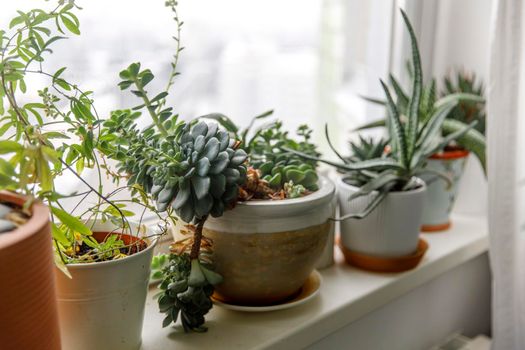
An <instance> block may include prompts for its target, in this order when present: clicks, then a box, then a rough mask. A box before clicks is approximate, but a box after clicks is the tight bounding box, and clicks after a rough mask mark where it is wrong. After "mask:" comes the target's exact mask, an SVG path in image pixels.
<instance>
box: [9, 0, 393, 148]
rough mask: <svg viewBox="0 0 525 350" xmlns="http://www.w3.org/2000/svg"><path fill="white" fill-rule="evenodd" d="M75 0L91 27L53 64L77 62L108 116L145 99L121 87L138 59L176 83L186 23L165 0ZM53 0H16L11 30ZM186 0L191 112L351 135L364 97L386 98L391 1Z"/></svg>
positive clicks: (177, 97)
mask: <svg viewBox="0 0 525 350" xmlns="http://www.w3.org/2000/svg"><path fill="white" fill-rule="evenodd" d="M389 3H390V2H389ZM77 4H78V5H80V6H81V7H82V8H83V10H82V11H81V12H80V16H79V18H80V21H81V35H80V36H79V37H73V38H70V39H68V40H66V41H63V42H59V43H57V44H56V46H55V49H54V53H53V55H51V57H50V59H49V60H47V62H46V67H44V68H45V69H47V70H48V71H54V70H56V69H58V68H60V67H63V66H68V67H69V68H68V70H67V71H66V75H65V76H66V78H68V79H69V80H71V81H72V82H79V84H80V86H81V87H82V88H83V89H84V90H92V91H94V92H95V95H94V96H95V102H96V107H97V110H98V111H99V114H101V115H105V114H107V113H108V112H109V111H111V110H112V109H115V108H124V107H131V106H133V105H134V103H136V101H135V98H134V96H132V95H130V94H129V93H128V92H124V93H122V92H121V91H119V89H118V87H117V83H118V81H119V79H118V72H119V71H120V70H121V69H123V68H125V67H126V66H127V65H129V64H130V63H131V62H135V61H140V62H142V64H143V66H145V67H148V68H150V69H152V71H153V73H154V74H155V75H156V79H155V82H154V83H153V84H152V85H151V88H150V89H151V90H154V89H155V88H159V89H160V88H161V87H162V86H163V85H164V84H165V83H166V79H167V75H168V74H169V70H170V66H169V64H170V60H171V57H172V55H173V53H174V50H175V41H174V40H173V39H172V36H173V35H174V34H175V30H176V26H175V24H174V22H173V21H172V14H171V12H170V11H169V10H168V9H167V8H165V7H164V2H163V1H161V0H159V1H147V2H145V1H139V0H111V1H106V0H90V1H77ZM52 5H53V1H50V2H44V1H41V2H40V3H37V1H35V0H18V1H8V2H7V3H6V4H3V5H2V6H3V9H4V11H2V13H0V21H1V23H2V27H6V26H7V24H8V21H9V19H10V18H11V17H13V15H14V14H15V11H16V10H17V9H22V10H27V9H29V8H31V7H37V6H52ZM178 8H179V15H180V17H181V18H182V20H183V21H184V26H183V30H182V34H181V42H182V45H183V46H185V50H184V51H183V52H182V56H181V59H180V64H179V71H181V72H182V74H181V75H180V76H179V77H178V78H177V80H176V83H175V85H174V86H173V89H172V94H171V96H170V100H169V102H170V103H171V105H173V106H174V107H175V108H176V110H177V111H178V112H179V113H180V115H181V116H182V117H183V118H184V119H191V118H195V117H198V116H200V115H203V114H207V113H210V112H221V113H224V114H226V115H228V116H230V117H231V118H232V119H233V120H235V121H236V122H238V123H239V124H241V125H246V124H247V123H248V122H249V120H250V119H251V117H253V116H255V115H257V114H260V113H262V112H265V111H267V110H269V109H273V110H275V113H274V115H275V117H277V118H280V119H283V120H284V123H285V126H286V127H287V128H289V129H290V130H294V129H295V128H296V127H297V126H298V125H300V124H303V123H307V124H309V125H310V126H311V127H312V128H314V129H315V130H316V138H317V139H318V141H321V140H322V139H323V138H324V133H323V131H322V130H323V129H324V124H325V123H330V124H337V128H338V129H337V132H338V133H337V135H334V139H336V140H337V139H339V138H340V139H343V138H344V133H343V131H346V130H349V129H351V128H353V127H355V126H357V125H358V124H359V123H362V122H363V121H364V120H365V119H366V118H367V115H369V114H371V113H370V110H367V108H368V109H370V108H373V107H370V106H367V105H366V104H365V103H364V102H363V101H362V100H361V99H360V97H359V95H369V96H374V95H377V92H378V91H377V89H378V87H379V84H378V80H377V78H378V77H379V76H380V75H384V73H386V72H387V70H388V62H389V45H390V34H389V30H390V18H391V6H390V5H389V6H385V3H384V2H383V1H379V0H373V1H366V2H363V1H357V0H351V1H342V0H310V1H300V0H287V1H279V0H268V1H264V2H252V1H242V0H222V1H216V0H191V1H190V0H181V1H180V2H179V7H178ZM35 79H38V77H37V78H35ZM35 83H36V82H35ZM373 117H374V118H377V114H375V115H374V116H373ZM339 134H341V135H339Z"/></svg>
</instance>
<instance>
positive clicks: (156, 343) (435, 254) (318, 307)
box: [143, 216, 488, 350]
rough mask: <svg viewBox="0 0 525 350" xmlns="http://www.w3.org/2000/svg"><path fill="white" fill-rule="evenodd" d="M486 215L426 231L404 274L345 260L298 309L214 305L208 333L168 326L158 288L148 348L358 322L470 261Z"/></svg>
mask: <svg viewBox="0 0 525 350" xmlns="http://www.w3.org/2000/svg"><path fill="white" fill-rule="evenodd" d="M487 232H488V228H487V220H486V218H484V217H467V216H453V226H452V228H451V229H450V230H449V231H447V232H444V233H432V234H423V238H424V239H425V240H427V242H428V243H429V246H430V248H429V250H428V251H427V254H426V256H425V257H424V260H423V262H422V263H421V264H420V265H419V266H418V267H417V268H416V269H414V270H412V271H408V272H405V273H400V274H378V273H368V272H365V271H362V270H358V269H356V268H353V267H350V266H347V265H344V264H343V263H342V258H341V256H340V254H339V252H338V251H337V252H336V265H335V266H332V267H330V268H328V269H325V270H322V271H321V274H322V275H323V285H322V287H321V293H320V295H319V296H318V297H316V298H315V299H313V300H311V301H310V302H308V303H307V304H305V305H302V306H299V307H297V308H294V309H289V310H283V311H274V312H269V313H242V312H234V311H229V310H225V309H222V308H220V307H214V308H213V309H212V310H211V311H210V313H209V314H208V315H207V316H206V319H207V326H208V328H209V330H208V332H207V333H204V334H198V333H191V334H185V333H184V332H183V331H182V327H181V326H180V325H178V324H177V326H175V327H173V326H171V327H167V328H164V329H163V328H162V326H161V324H162V319H163V317H164V316H163V315H162V314H160V313H159V312H158V308H157V304H156V301H155V300H153V299H152V296H153V295H154V294H155V293H156V292H157V291H156V288H152V289H151V290H150V292H149V294H148V299H147V302H146V315H145V320H144V329H143V349H144V350H157V349H177V350H184V349H299V348H303V347H305V346H307V345H310V344H312V343H314V342H316V341H318V340H320V339H322V338H324V337H326V336H327V335H328V334H330V333H332V332H334V331H335V330H337V329H338V328H340V327H342V326H344V325H346V324H348V323H350V322H353V321H355V320H357V319H359V318H361V317H362V316H364V315H366V314H368V313H370V312H371V311H373V310H375V309H377V308H379V307H381V306H382V305H385V304H387V303H389V302H390V301H392V300H394V299H396V298H397V297H399V296H401V295H403V294H405V293H407V292H409V291H410V290H412V289H415V288H417V287H418V286H421V285H422V284H424V283H426V282H428V281H430V280H432V279H433V278H435V277H437V276H438V275H440V274H442V273H444V272H446V271H448V270H451V269H453V268H454V267H456V266H458V265H460V264H462V263H465V262H466V261H469V260H471V259H473V258H475V257H477V256H478V255H480V254H482V253H484V252H486V251H487V249H488V237H487Z"/></svg>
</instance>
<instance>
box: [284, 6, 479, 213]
mask: <svg viewBox="0 0 525 350" xmlns="http://www.w3.org/2000/svg"><path fill="white" fill-rule="evenodd" d="M401 14H402V17H403V20H404V22H405V25H406V28H407V30H408V33H409V35H410V39H411V44H412V66H413V68H414V75H413V77H412V94H411V95H410V97H408V99H407V101H406V118H407V119H406V121H405V122H404V123H403V122H402V121H401V112H402V111H401V110H400V107H399V106H398V105H396V103H395V102H394V100H393V98H392V94H391V92H390V88H389V87H388V86H387V85H386V84H385V83H384V82H383V81H381V85H382V87H383V90H384V92H385V96H386V101H387V109H388V117H387V125H388V131H389V139H390V142H389V145H390V147H391V152H390V156H389V157H388V158H373V159H366V160H352V159H350V160H349V159H346V158H344V157H340V158H341V160H342V161H343V163H337V162H332V161H329V160H322V159H319V158H316V157H312V156H309V155H307V154H300V153H299V152H294V151H293V150H291V149H286V150H287V151H291V152H294V153H296V154H299V155H301V156H302V157H303V158H305V159H310V160H319V161H322V162H325V163H327V164H330V165H333V166H335V167H336V168H338V169H341V170H343V171H347V172H349V173H353V172H359V173H360V175H361V176H363V177H364V178H365V181H364V182H363V185H362V186H361V187H360V188H359V190H358V191H356V192H355V193H354V194H353V195H352V196H351V197H350V198H349V200H353V199H355V198H357V197H360V196H364V195H367V194H369V193H371V192H373V191H377V195H376V196H375V197H374V199H373V200H372V201H371V202H370V204H369V205H368V206H367V207H366V208H365V209H364V211H363V212H361V213H352V214H349V215H347V216H345V217H343V218H342V219H347V218H356V219H360V218H363V217H365V216H367V215H368V214H369V213H370V212H371V211H372V210H374V209H375V208H376V207H377V205H379V203H381V201H382V200H383V199H384V198H385V197H386V196H387V195H388V193H389V192H391V191H408V190H412V189H414V188H417V187H418V186H420V184H419V182H418V181H417V178H416V176H418V175H420V174H422V173H425V172H432V173H433V174H435V175H438V176H442V177H444V178H445V179H447V181H450V180H449V179H448V178H447V177H446V176H445V175H443V174H441V173H435V172H434V171H432V170H429V169H425V163H426V161H427V158H428V157H429V156H430V155H432V154H434V153H435V152H437V151H438V150H440V149H442V148H443V147H445V146H446V145H448V144H449V143H450V142H451V141H453V140H455V139H457V138H459V137H461V136H462V135H464V134H465V133H467V132H468V131H469V130H471V129H472V127H473V126H474V125H475V122H474V123H472V124H470V125H468V126H466V127H464V128H462V129H460V130H458V131H455V132H453V133H451V134H449V135H447V136H445V137H443V138H442V139H440V138H438V135H439V134H440V132H441V130H442V125H443V122H444V120H445V118H446V117H447V115H448V114H449V113H450V111H451V110H452V109H453V108H454V106H455V105H456V103H457V102H455V103H452V102H450V103H448V102H447V103H440V104H438V105H437V106H436V108H432V112H431V113H430V114H429V115H428V116H425V119H423V118H422V116H421V115H420V114H421V102H422V95H423V94H422V93H423V73H422V70H421V60H420V54H419V48H418V44H417V40H416V37H415V35H414V31H413V29H412V25H411V24H410V21H409V19H408V17H407V16H406V14H405V12H403V11H401ZM337 154H338V153H337Z"/></svg>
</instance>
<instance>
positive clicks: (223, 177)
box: [151, 121, 247, 222]
mask: <svg viewBox="0 0 525 350" xmlns="http://www.w3.org/2000/svg"><path fill="white" fill-rule="evenodd" d="M178 147H179V151H178V153H177V155H176V156H177V158H179V159H180V162H179V167H177V169H173V170H176V171H177V170H178V174H177V175H178V176H177V177H174V178H165V177H154V178H153V186H152V189H151V194H152V196H153V198H154V199H156V201H157V206H158V208H159V210H161V211H163V210H165V209H166V208H167V207H168V205H171V206H172V207H173V209H174V210H175V212H176V214H177V215H178V216H179V217H180V218H181V219H182V220H184V221H186V222H192V221H193V220H194V219H197V220H199V219H202V218H204V217H206V216H208V215H211V216H214V217H218V216H221V215H222V213H223V212H224V209H225V208H226V207H227V206H228V205H230V204H231V203H232V202H233V201H235V200H236V199H237V194H238V192H239V185H240V184H242V183H243V181H244V179H245V177H246V167H245V166H244V165H243V163H244V161H245V160H246V158H247V155H246V152H245V151H244V150H242V149H236V144H235V141H234V140H232V139H230V136H229V135H228V133H227V132H226V131H223V130H219V129H218V126H217V124H215V123H210V124H207V123H206V122H204V121H201V122H199V123H197V124H196V125H194V126H193V127H192V128H191V129H190V128H187V130H186V131H185V132H184V133H183V134H182V136H181V137H180V139H179V141H178Z"/></svg>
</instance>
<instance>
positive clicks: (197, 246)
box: [190, 216, 208, 260]
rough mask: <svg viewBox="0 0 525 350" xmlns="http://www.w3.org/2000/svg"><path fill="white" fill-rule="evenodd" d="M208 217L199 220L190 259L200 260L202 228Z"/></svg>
mask: <svg viewBox="0 0 525 350" xmlns="http://www.w3.org/2000/svg"><path fill="white" fill-rule="evenodd" d="M207 218H208V217H207V216H204V217H202V218H201V219H199V220H197V226H196V228H195V233H194V234H193V244H192V245H191V252H190V259H191V260H194V259H198V258H199V251H200V250H201V241H202V228H203V227H204V223H205V222H206V219H207Z"/></svg>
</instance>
